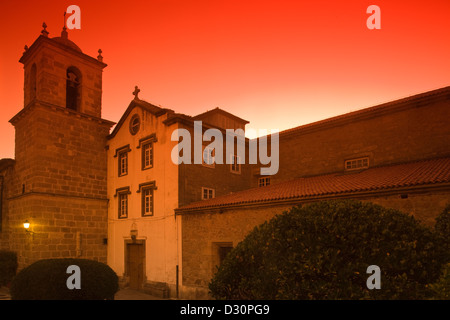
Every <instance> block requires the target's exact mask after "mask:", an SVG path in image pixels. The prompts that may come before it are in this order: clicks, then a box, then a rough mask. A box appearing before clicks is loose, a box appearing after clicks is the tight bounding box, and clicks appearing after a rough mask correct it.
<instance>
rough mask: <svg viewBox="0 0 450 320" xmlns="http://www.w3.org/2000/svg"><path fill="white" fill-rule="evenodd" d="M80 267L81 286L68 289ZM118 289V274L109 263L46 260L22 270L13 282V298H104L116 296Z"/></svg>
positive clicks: (85, 260) (82, 260) (78, 260)
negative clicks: (73, 269) (70, 280)
mask: <svg viewBox="0 0 450 320" xmlns="http://www.w3.org/2000/svg"><path fill="white" fill-rule="evenodd" d="M71 265H76V266H78V267H79V268H80V279H81V281H80V284H81V288H80V289H76V288H74V289H69V288H68V287H67V284H66V283H67V280H68V278H69V277H70V276H71V275H72V272H69V273H67V268H68V267H69V266H71ZM118 289H119V280H118V277H117V275H116V273H115V272H114V271H113V270H112V269H111V268H110V267H109V266H107V265H106V264H104V263H101V262H97V261H94V260H87V259H71V258H67V259H44V260H39V261H36V262H35V263H33V264H31V265H29V266H28V267H26V268H24V269H23V270H21V271H20V272H19V273H18V274H17V276H16V277H15V278H14V280H13V282H12V284H11V289H10V293H11V299H12V300H104V299H111V300H112V299H114V295H115V293H116V292H117V290H118Z"/></svg>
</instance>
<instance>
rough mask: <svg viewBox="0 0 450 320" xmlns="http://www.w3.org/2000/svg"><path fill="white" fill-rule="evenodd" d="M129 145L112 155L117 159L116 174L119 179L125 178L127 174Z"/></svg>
mask: <svg viewBox="0 0 450 320" xmlns="http://www.w3.org/2000/svg"><path fill="white" fill-rule="evenodd" d="M130 151H131V149H130V145H129V144H127V145H126V146H124V147H121V148H118V149H116V154H115V155H114V158H116V157H117V162H118V166H117V167H118V169H119V170H118V171H119V172H118V174H119V177H121V176H125V175H127V174H128V152H130Z"/></svg>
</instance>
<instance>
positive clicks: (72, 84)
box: [66, 67, 81, 111]
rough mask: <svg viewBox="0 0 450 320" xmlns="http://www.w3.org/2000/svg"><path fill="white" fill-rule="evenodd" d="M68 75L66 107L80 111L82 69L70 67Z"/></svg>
mask: <svg viewBox="0 0 450 320" xmlns="http://www.w3.org/2000/svg"><path fill="white" fill-rule="evenodd" d="M66 76H67V78H66V108H68V109H72V110H76V111H79V108H80V101H81V73H80V70H78V69H77V68H75V67H69V68H68V69H67V74H66Z"/></svg>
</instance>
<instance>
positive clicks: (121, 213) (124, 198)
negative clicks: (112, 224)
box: [114, 187, 131, 219]
mask: <svg viewBox="0 0 450 320" xmlns="http://www.w3.org/2000/svg"><path fill="white" fill-rule="evenodd" d="M130 193H131V192H130V187H123V188H119V189H116V193H115V194H114V198H116V197H117V215H118V218H119V219H124V218H128V195H129V194H130Z"/></svg>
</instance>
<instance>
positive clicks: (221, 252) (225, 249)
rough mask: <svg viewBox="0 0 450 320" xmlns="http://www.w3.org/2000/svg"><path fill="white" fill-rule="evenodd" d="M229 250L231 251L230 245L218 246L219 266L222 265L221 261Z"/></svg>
mask: <svg viewBox="0 0 450 320" xmlns="http://www.w3.org/2000/svg"><path fill="white" fill-rule="evenodd" d="M231 250H233V245H231V244H230V245H222V246H219V252H218V253H219V266H220V265H221V264H222V262H223V260H225V258H226V257H227V255H228V253H230V251H231Z"/></svg>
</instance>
